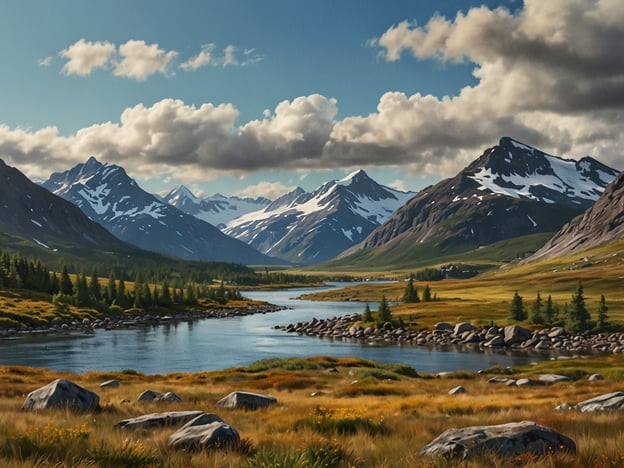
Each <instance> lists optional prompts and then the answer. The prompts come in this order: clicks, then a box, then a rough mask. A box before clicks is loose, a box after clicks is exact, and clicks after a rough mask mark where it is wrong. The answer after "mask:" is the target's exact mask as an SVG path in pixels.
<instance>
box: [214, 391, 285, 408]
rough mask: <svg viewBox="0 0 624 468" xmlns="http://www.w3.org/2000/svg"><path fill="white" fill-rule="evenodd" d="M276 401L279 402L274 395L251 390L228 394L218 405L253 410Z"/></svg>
mask: <svg viewBox="0 0 624 468" xmlns="http://www.w3.org/2000/svg"><path fill="white" fill-rule="evenodd" d="M275 403H277V400H276V399H275V398H274V397H272V396H267V395H261V394H259V393H250V392H232V393H230V394H229V395H228V396H226V397H224V398H222V399H221V400H219V401H218V402H217V406H220V407H221V408H229V409H235V408H242V409H247V410H253V409H258V408H265V407H267V406H270V405H274V404H275Z"/></svg>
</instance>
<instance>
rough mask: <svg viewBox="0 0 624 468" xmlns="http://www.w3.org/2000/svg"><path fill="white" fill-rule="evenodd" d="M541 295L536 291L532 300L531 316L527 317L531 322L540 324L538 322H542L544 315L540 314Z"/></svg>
mask: <svg viewBox="0 0 624 468" xmlns="http://www.w3.org/2000/svg"><path fill="white" fill-rule="evenodd" d="M542 306H543V304H542V296H541V295H540V292H539V291H537V297H536V298H535V300H534V301H533V304H532V305H531V316H530V317H529V321H530V322H531V323H536V324H540V323H544V317H543V315H542Z"/></svg>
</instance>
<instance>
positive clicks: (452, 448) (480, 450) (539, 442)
mask: <svg viewBox="0 0 624 468" xmlns="http://www.w3.org/2000/svg"><path fill="white" fill-rule="evenodd" d="M558 451H569V452H576V444H575V443H574V441H573V440H572V439H570V438H569V437H566V436H564V435H563V434H560V433H559V432H557V431H555V430H553V429H550V428H547V427H545V426H541V425H539V424H537V423H534V422H532V421H522V422H513V423H507V424H499V425H496V426H472V427H465V428H462V429H449V430H447V431H445V432H443V433H442V434H440V435H439V436H438V437H436V438H435V439H434V440H433V441H431V442H430V443H429V444H427V445H426V446H425V447H423V448H422V449H421V450H420V453H421V454H422V455H428V456H444V457H450V458H461V459H468V458H471V457H473V456H479V455H483V454H486V453H492V454H495V455H498V456H503V457H507V456H514V455H519V454H523V453H530V454H533V455H547V454H550V453H555V452H558Z"/></svg>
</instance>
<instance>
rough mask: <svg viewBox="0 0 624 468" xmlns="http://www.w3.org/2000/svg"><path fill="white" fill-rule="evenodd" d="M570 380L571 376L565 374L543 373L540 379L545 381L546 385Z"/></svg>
mask: <svg viewBox="0 0 624 468" xmlns="http://www.w3.org/2000/svg"><path fill="white" fill-rule="evenodd" d="M570 380H571V379H570V377H566V376H565V375H557V374H542V375H540V376H539V381H540V382H543V383H544V384H545V385H552V384H556V383H559V382H569V381H570Z"/></svg>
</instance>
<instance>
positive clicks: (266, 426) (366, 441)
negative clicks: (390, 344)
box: [0, 356, 624, 468]
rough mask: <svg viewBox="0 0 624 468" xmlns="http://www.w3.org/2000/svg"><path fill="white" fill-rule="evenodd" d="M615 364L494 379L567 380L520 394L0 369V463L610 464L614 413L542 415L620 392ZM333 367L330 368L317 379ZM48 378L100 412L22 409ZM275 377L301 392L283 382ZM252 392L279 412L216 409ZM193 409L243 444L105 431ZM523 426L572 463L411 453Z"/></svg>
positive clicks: (616, 451)
mask: <svg viewBox="0 0 624 468" xmlns="http://www.w3.org/2000/svg"><path fill="white" fill-rule="evenodd" d="M623 364H624V357H622V356H609V357H595V358H589V359H571V360H561V361H544V362H540V363H538V364H537V365H530V366H524V367H517V368H512V369H506V370H505V372H506V375H507V376H508V377H513V378H520V377H531V376H535V375H536V374H539V373H550V372H553V373H565V374H568V375H572V376H573V377H574V378H575V380H572V381H571V382H563V383H559V384H556V385H553V386H550V387H528V388H527V387H525V388H519V387H506V386H505V385H492V384H487V383H486V382H487V380H488V379H489V378H490V377H491V376H492V375H496V372H498V371H499V369H491V370H488V371H486V372H485V373H484V374H478V373H470V372H455V373H450V374H447V375H445V376H444V378H437V377H435V376H433V375H427V374H420V373H417V372H416V370H414V369H412V370H411V371H409V370H408V369H407V367H406V366H396V367H395V368H394V369H391V367H388V366H386V365H383V364H379V363H374V362H371V361H367V360H359V359H355V358H344V359H338V358H327V357H317V358H310V359H292V360H288V359H280V360H273V361H268V360H264V361H261V362H259V363H256V364H254V365H251V366H248V367H243V368H235V369H225V370H220V371H214V372H201V373H195V374H185V373H174V374H167V375H144V374H141V373H139V372H135V373H128V372H106V373H101V372H88V373H86V374H80V375H74V374H68V373H56V372H51V371H48V370H45V369H32V368H25V367H18V366H7V367H1V368H0V466H6V467H10V468H11V467H27V466H28V467H30V466H84V467H87V466H111V467H112V466H146V467H147V466H150V467H151V466H187V467H195V466H214V467H245V466H249V467H275V466H293V467H313V466H314V467H316V466H318V467H321V466H323V467H370V466H374V467H396V466H402V467H403V466H405V467H422V466H430V467H433V466H449V467H450V466H466V467H469V466H512V465H513V466H535V467H537V466H544V465H547V466H567V467H570V468H572V467H584V466H597V467H602V466H604V467H606V466H621V465H622V463H623V461H624V458H623V457H624V433H622V431H621V430H620V428H621V426H622V424H623V423H624V412H612V413H605V414H585V413H576V412H559V411H554V409H553V408H554V407H555V406H557V405H559V404H561V403H563V402H569V403H571V404H575V403H577V402H579V401H582V400H585V399H588V398H591V397H593V396H596V395H599V394H603V393H608V392H612V391H617V390H622V388H623V386H624V372H623V371H622V370H621V369H623V368H624V366H623ZM330 368H331V369H335V370H336V371H337V372H328V371H327V370H328V369H330ZM286 369H289V370H286ZM594 372H601V373H603V374H604V375H605V376H606V379H605V380H603V381H592V382H590V381H588V379H587V377H586V376H587V375H589V374H591V373H594ZM386 373H390V374H386ZM405 374H409V375H405ZM58 377H64V378H69V379H70V380H73V381H75V382H76V383H78V384H80V385H83V386H85V387H87V388H89V389H92V390H94V391H96V393H98V394H99V395H100V397H101V405H102V410H101V411H100V412H98V413H94V414H73V413H70V412H67V411H64V410H52V411H41V412H28V413H25V412H22V411H21V410H20V407H21V404H22V402H23V401H24V398H25V395H26V394H27V393H28V392H30V391H32V390H34V389H36V388H38V387H39V386H41V385H44V384H46V383H48V382H50V381H51V380H53V379H55V378H58ZM110 378H116V379H118V380H120V382H121V385H120V386H119V387H118V388H107V389H100V388H99V387H98V385H99V383H101V382H103V381H105V380H108V379H110ZM388 378H389V380H388ZM285 381H290V382H301V383H300V384H298V385H284V382H285ZM259 384H261V390H262V392H263V393H266V394H269V395H272V396H274V397H276V398H277V400H278V404H277V405H274V406H271V407H269V408H266V409H262V410H259V411H255V412H250V411H242V410H223V409H220V408H218V407H217V406H216V402H217V401H218V400H219V399H220V398H221V397H223V396H225V395H227V394H228V393H230V392H231V391H237V390H243V391H245V390H246V391H258V390H259V386H258V385H259ZM457 385H462V386H464V388H466V393H464V394H461V395H453V396H451V395H448V393H447V392H448V390H450V389H451V388H453V387H455V386H457ZM146 388H159V389H161V390H164V391H173V392H175V393H176V394H178V395H180V396H181V397H182V399H183V402H182V403H178V404H171V405H158V404H156V403H151V402H150V403H146V402H138V401H137V397H138V395H139V394H140V393H141V392H142V391H143V390H145V389H146ZM122 400H129V401H130V402H129V403H122ZM195 409H200V410H203V411H207V412H214V413H216V414H218V415H219V416H221V417H222V418H223V419H224V420H225V421H226V422H228V423H229V424H231V425H232V426H234V427H235V428H236V429H237V430H238V432H239V433H240V435H241V438H242V443H241V445H240V446H239V447H237V448H231V449H229V450H227V451H204V452H201V451H200V452H193V453H189V452H177V451H173V450H172V449H169V448H168V446H167V438H168V436H169V434H170V433H171V432H172V429H170V428H169V429H166V428H165V429H156V430H152V431H147V430H142V431H136V432H132V433H127V432H124V431H121V430H118V429H114V428H113V425H114V424H115V423H117V422H118V421H120V420H121V419H125V418H128V417H134V416H138V415H140V414H145V413H150V412H159V411H167V410H195ZM522 420H533V421H535V422H538V423H540V424H543V425H545V426H548V427H551V428H553V429H555V430H558V431H560V432H562V433H563V434H565V435H567V436H568V437H571V438H572V439H573V440H575V441H576V443H577V448H578V452H577V454H576V455H575V456H572V455H564V454H557V455H551V456H549V457H541V458H536V457H534V456H531V455H526V456H525V455H523V456H521V457H517V459H513V460H505V459H501V458H500V457H495V456H491V455H488V456H484V457H481V458H480V459H478V460H474V461H469V462H462V463H458V462H449V461H445V460H436V459H431V458H425V457H421V456H420V455H419V454H418V451H419V449H420V448H421V447H423V446H424V445H426V444H427V443H429V442H430V441H431V440H432V439H433V438H435V437H436V436H437V435H439V434H440V433H441V432H443V431H444V430H446V429H449V428H453V427H465V426H472V425H482V424H500V423H505V422H512V421H522Z"/></svg>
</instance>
